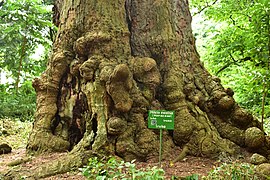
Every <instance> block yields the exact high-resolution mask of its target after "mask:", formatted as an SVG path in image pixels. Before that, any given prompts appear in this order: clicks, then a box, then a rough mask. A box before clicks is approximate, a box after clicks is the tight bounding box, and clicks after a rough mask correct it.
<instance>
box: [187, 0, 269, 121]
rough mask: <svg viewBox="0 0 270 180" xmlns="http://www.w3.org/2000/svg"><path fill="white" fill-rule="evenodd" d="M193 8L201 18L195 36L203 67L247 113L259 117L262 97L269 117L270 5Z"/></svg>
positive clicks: (202, 4) (200, 3) (231, 0)
mask: <svg viewBox="0 0 270 180" xmlns="http://www.w3.org/2000/svg"><path fill="white" fill-rule="evenodd" d="M192 7H193V8H194V9H195V10H194V11H195V14H196V12H202V13H201V14H200V15H201V16H203V18H204V20H203V21H201V22H200V23H201V25H202V27H203V28H204V29H203V31H204V32H201V31H199V32H197V33H196V34H195V36H196V38H197V39H198V40H197V42H198V41H199V42H200V43H199V44H198V49H199V52H200V54H201V58H202V60H203V61H204V62H205V65H206V67H207V68H208V69H209V70H210V71H211V72H212V73H213V74H215V75H218V76H219V77H221V79H222V81H223V83H224V84H225V86H230V87H232V88H233V89H234V91H235V92H236V93H235V98H236V100H237V102H239V103H240V104H241V105H242V106H244V107H246V108H248V109H251V110H253V111H255V112H257V113H261V112H262V99H263V97H264V96H265V110H266V112H265V113H266V116H267V117H269V116H270V104H269V100H270V97H269V93H268V91H269V83H268V82H269V78H270V76H269V63H270V1H269V0H220V1H216V0H193V1H192ZM267 94H268V96H267Z"/></svg>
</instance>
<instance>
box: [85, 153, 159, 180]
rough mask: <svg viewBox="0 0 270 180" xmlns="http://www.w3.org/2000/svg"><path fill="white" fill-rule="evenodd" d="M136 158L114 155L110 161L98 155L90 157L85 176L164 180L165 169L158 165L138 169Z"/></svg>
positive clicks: (99, 179) (110, 178)
mask: <svg viewBox="0 0 270 180" xmlns="http://www.w3.org/2000/svg"><path fill="white" fill-rule="evenodd" d="M134 162H135V160H133V161H131V162H124V161H119V160H117V159H116V158H114V157H111V158H109V160H108V161H105V160H104V159H103V160H100V161H99V160H98V158H97V157H94V158H90V159H89V163H88V165H87V166H86V167H84V168H82V169H81V171H82V174H83V176H85V177H87V179H96V180H105V179H106V180H113V179H123V180H125V179H126V180H127V179H132V180H133V179H143V180H162V179H164V170H163V169H159V168H157V167H152V168H146V169H136V165H135V163H134Z"/></svg>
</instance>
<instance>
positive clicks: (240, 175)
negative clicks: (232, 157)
mask: <svg viewBox="0 0 270 180" xmlns="http://www.w3.org/2000/svg"><path fill="white" fill-rule="evenodd" d="M254 168H255V167H254V165H251V164H248V163H237V162H234V163H231V164H228V163H223V164H222V165H221V166H219V167H217V168H215V169H213V170H212V171H210V173H209V174H208V176H206V177H203V179H204V180H220V179H224V180H227V179H230V180H242V179H254V180H255V179H259V178H258V177H257V176H256V175H255V170H254Z"/></svg>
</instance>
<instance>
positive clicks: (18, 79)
mask: <svg viewBox="0 0 270 180" xmlns="http://www.w3.org/2000/svg"><path fill="white" fill-rule="evenodd" d="M26 44H27V38H26V36H23V42H22V46H21V47H22V48H21V53H20V55H21V56H20V60H19V67H18V71H17V79H16V82H15V89H16V91H18V89H19V84H20V77H21V71H22V63H23V59H24V58H25V53H26Z"/></svg>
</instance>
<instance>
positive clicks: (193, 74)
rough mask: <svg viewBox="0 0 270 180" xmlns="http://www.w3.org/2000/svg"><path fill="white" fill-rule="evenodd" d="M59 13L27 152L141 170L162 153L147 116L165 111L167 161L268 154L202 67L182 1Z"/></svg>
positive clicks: (119, 3) (70, 4)
mask: <svg viewBox="0 0 270 180" xmlns="http://www.w3.org/2000/svg"><path fill="white" fill-rule="evenodd" d="M59 2H60V1H59ZM58 7H59V8H58V10H59V14H60V15H59V30H58V34H57V37H56V40H55V42H54V46H53V54H52V56H51V59H50V61H49V64H48V68H47V70H46V71H45V72H44V73H43V74H42V76H41V77H40V78H37V79H35V80H34V81H33V86H34V87H35V89H36V92H37V112H36V119H35V122H34V126H33V131H32V133H31V135H30V138H29V141H28V145H27V149H28V151H29V152H39V153H40V152H45V151H71V152H70V157H75V155H74V154H80V153H82V152H89V151H90V152H92V153H93V152H98V153H99V154H113V155H118V156H120V157H122V158H124V159H125V160H132V159H138V160H141V161H145V160H147V159H148V158H150V157H152V156H157V153H158V148H159V141H158V140H159V139H158V136H159V132H158V131H155V130H150V129H148V128H147V112H148V110H152V109H166V110H174V111H175V129H174V130H173V131H164V136H163V137H164V139H163V140H164V145H163V147H164V152H163V153H165V154H166V152H169V150H170V149H171V148H173V147H174V146H180V147H182V148H183V149H184V150H185V151H183V154H180V155H179V158H178V159H181V158H182V157H183V156H184V155H186V154H189V155H194V156H207V157H216V156H218V155H219V154H220V153H224V152H225V153H228V155H236V154H239V153H240V147H244V148H247V149H249V150H251V151H256V152H259V153H261V154H263V155H265V156H268V155H269V154H270V151H269V149H270V145H269V144H270V143H269V140H267V139H268V138H267V137H266V136H265V134H264V133H262V131H261V125H260V123H259V121H257V120H256V119H255V118H254V117H253V116H252V115H251V114H249V113H247V112H246V111H245V110H243V109H241V108H240V107H239V106H238V105H237V103H235V101H234V99H233V97H232V96H233V92H232V91H231V90H230V89H224V88H223V87H222V85H221V84H220V80H219V79H218V78H217V77H213V76H212V75H211V74H209V73H208V72H207V70H206V69H205V68H204V67H203V65H202V63H201V62H200V60H199V55H198V53H197V51H196V47H195V40H194V37H193V35H192V29H191V15H190V12H189V8H188V2H187V0H179V1H175V0H171V1H167V0H164V1H160V0H159V1H157V0H126V1H125V0H113V1H108V0H99V1H94V0H91V1H90V0H88V1H87V0H65V1H61V4H60V5H59V6H58ZM92 153H89V156H91V155H92ZM77 157H78V156H77V155H76V158H75V159H77V160H78V159H79V158H77ZM73 159H74V158H73ZM178 159H177V160H178ZM71 161H72V160H70V161H68V162H71ZM69 164H71V163H66V165H67V166H68V167H69ZM80 165H82V161H81V163H78V164H76V166H80ZM67 169H68V168H67Z"/></svg>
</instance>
